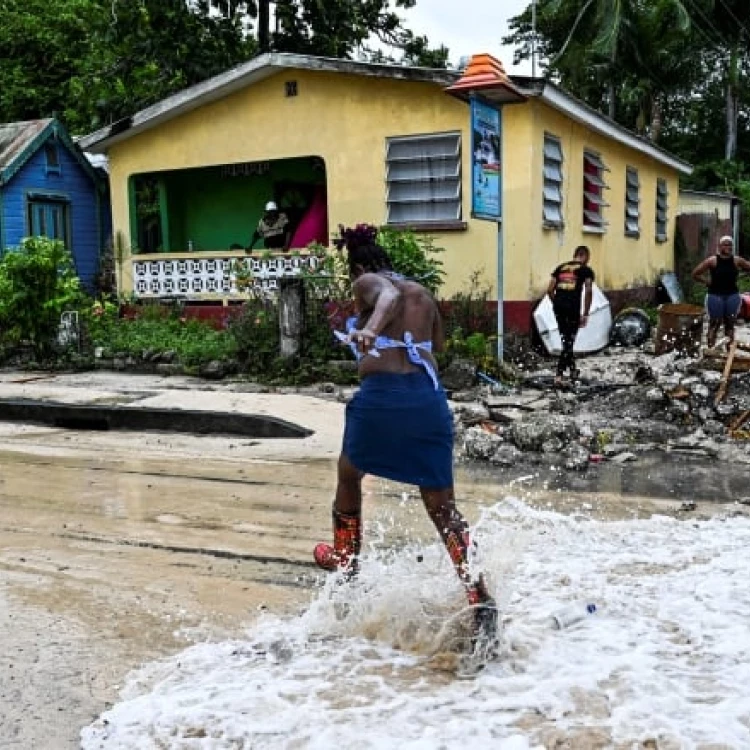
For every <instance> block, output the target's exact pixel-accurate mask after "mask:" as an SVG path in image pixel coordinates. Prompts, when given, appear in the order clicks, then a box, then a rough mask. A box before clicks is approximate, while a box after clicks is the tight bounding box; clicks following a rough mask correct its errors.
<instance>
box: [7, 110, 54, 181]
mask: <svg viewBox="0 0 750 750" xmlns="http://www.w3.org/2000/svg"><path fill="white" fill-rule="evenodd" d="M51 122H52V120H49V119H47V120H26V121H24V122H6V123H0V170H2V169H5V168H6V167H9V166H11V165H12V164H13V162H14V161H15V160H16V159H17V158H18V157H19V156H20V155H21V154H22V153H23V152H24V149H25V148H26V146H28V145H29V144H30V143H31V142H32V141H33V140H34V138H36V137H37V136H38V135H39V134H40V133H41V132H42V131H43V130H44V129H45V128H46V127H47V126H48V125H49V124H50V123H51Z"/></svg>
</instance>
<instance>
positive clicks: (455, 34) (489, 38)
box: [399, 0, 531, 75]
mask: <svg viewBox="0 0 750 750" xmlns="http://www.w3.org/2000/svg"><path fill="white" fill-rule="evenodd" d="M530 2H531V0H417V4H416V6H415V7H414V8H412V9H410V10H408V11H404V10H400V11H399V12H400V13H401V14H402V15H403V16H405V18H406V19H407V24H406V25H407V26H408V27H409V28H410V29H411V30H412V31H414V32H415V33H416V34H420V35H421V34H423V35H425V36H426V37H427V38H428V39H429V40H430V46H432V47H437V46H438V45H439V44H444V45H445V46H446V47H448V49H449V50H450V60H451V62H452V63H454V64H455V63H458V60H459V58H461V57H464V56H469V55H472V54H476V53H478V52H490V53H492V54H493V55H495V57H498V58H499V59H500V60H501V61H502V63H503V66H504V67H505V70H506V72H508V73H516V74H518V75H523V74H529V73H530V72H531V63H530V62H529V61H524V62H523V63H522V64H521V65H520V66H515V67H514V66H513V48H512V47H503V46H502V45H501V44H500V40H501V39H502V38H503V37H504V36H506V35H507V33H508V19H510V18H512V17H513V16H517V15H519V14H520V13H522V12H523V10H524V9H525V8H526V7H527V6H528V5H529V4H530Z"/></svg>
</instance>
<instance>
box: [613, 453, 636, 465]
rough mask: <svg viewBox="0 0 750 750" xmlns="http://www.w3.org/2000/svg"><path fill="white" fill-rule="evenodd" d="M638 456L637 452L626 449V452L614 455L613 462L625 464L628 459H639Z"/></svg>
mask: <svg viewBox="0 0 750 750" xmlns="http://www.w3.org/2000/svg"><path fill="white" fill-rule="evenodd" d="M637 460H638V457H637V456H636V455H635V453H631V452H630V451H626V452H625V453H618V454H617V455H615V456H612V463H615V464H624V463H627V462H628V461H637Z"/></svg>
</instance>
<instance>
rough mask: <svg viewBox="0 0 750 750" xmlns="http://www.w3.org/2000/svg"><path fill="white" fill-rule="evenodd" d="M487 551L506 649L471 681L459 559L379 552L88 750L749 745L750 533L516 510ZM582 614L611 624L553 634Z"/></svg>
mask: <svg viewBox="0 0 750 750" xmlns="http://www.w3.org/2000/svg"><path fill="white" fill-rule="evenodd" d="M382 531H383V533H384V534H385V533H386V532H387V531H388V529H385V528H384V529H383V530H382ZM476 536H477V539H478V541H479V548H480V550H481V564H482V566H483V567H484V568H485V569H486V570H487V571H488V572H489V574H490V576H491V583H492V587H493V594H495V595H496V596H497V598H498V601H500V602H501V610H502V616H503V622H504V631H503V639H502V644H501V653H500V658H499V659H498V660H497V661H495V662H493V663H491V664H489V665H488V666H487V668H486V669H484V670H483V671H482V672H481V673H480V674H479V675H477V677H476V678H475V679H474V680H472V681H471V682H466V681H460V680H457V679H456V668H457V660H458V653H459V651H460V648H461V644H462V642H463V641H462V639H464V638H465V637H466V617H465V616H464V614H461V613H462V609H463V608H464V600H463V594H462V592H461V589H460V587H459V586H458V584H457V583H456V582H455V580H454V577H453V575H452V570H451V568H450V564H449V563H448V561H447V559H446V555H445V553H444V551H443V550H442V548H441V547H440V546H439V545H438V544H437V543H436V544H434V545H432V546H428V547H424V546H422V547H418V546H417V545H416V543H414V542H412V541H409V540H406V548H405V549H404V550H402V549H401V548H399V550H388V549H383V548H382V547H376V549H375V550H373V549H372V548H368V552H367V554H366V556H365V559H364V561H363V565H362V573H361V576H360V579H359V581H357V583H356V584H354V585H353V586H342V585H339V584H338V583H337V582H336V581H335V579H334V578H329V579H328V580H327V581H326V583H325V585H324V587H323V588H322V590H321V591H320V592H319V593H318V594H317V595H316V596H315V598H314V599H313V601H312V603H311V604H310V606H309V607H308V608H307V609H305V611H304V612H302V614H301V615H300V616H299V617H296V618H288V619H278V618H273V617H266V618H264V619H263V620H262V621H260V622H259V623H257V624H256V625H255V626H253V628H252V630H251V631H250V632H248V634H247V637H246V638H243V639H238V640H235V641H231V642H222V643H203V644H198V645H195V646H193V647H191V648H189V649H187V650H186V651H184V652H182V653H180V654H178V655H176V656H174V657H171V658H169V659H165V660H163V661H160V662H158V663H155V664H150V665H147V666H146V667H144V668H143V669H142V670H140V671H138V672H136V673H134V674H133V675H131V677H130V678H129V680H128V685H127V687H126V689H125V690H124V692H123V694H122V699H121V702H120V703H118V704H117V705H116V706H115V707H114V708H112V709H111V710H110V711H107V712H106V713H105V714H103V715H102V716H101V717H100V718H99V719H98V720H97V721H96V722H94V724H92V725H91V726H90V727H87V728H86V729H84V730H83V732H82V746H83V748H84V750H93V748H105V749H106V750H110V749H119V748H123V749H124V748H128V750H131V749H132V748H135V747H137V748H143V749H144V750H148V749H149V748H175V749H180V750H182V749H183V748H184V749H188V748H201V749H202V750H203V749H207V748H211V749H212V750H219V749H220V750H224V749H225V748H226V749H229V748H251V747H252V748H269V749H271V750H275V749H276V748H279V749H281V748H284V749H285V750H286V749H287V748H313V749H315V748H329V747H331V746H333V745H335V746H338V747H357V748H363V749H366V748H367V749H369V748H378V749H379V748H392V747H399V748H409V749H415V750H416V749H420V750H421V748H425V749H426V748H430V750H432V749H433V748H443V747H446V748H447V747H449V746H452V745H454V744H455V743H461V744H462V745H465V744H468V743H469V742H471V743H473V744H474V743H480V745H481V746H487V747H493V748H501V749H502V750H529V749H530V748H541V747H550V746H565V745H564V744H562V743H566V742H567V743H568V745H567V746H570V747H576V748H585V747H631V746H634V745H635V746H638V745H639V744H640V743H644V742H647V741H648V740H651V741H652V744H653V743H656V744H657V745H658V747H679V748H685V749H686V750H689V749H690V748H699V747H700V746H701V745H703V744H710V743H713V745H714V746H718V745H721V746H722V747H727V748H744V747H748V746H750V703H749V702H748V701H747V688H746V686H747V685H748V684H750V630H749V629H748V627H747V623H748V621H750V587H748V586H747V581H748V579H749V578H750V557H748V555H747V554H746V550H747V549H748V545H750V520H748V519H747V518H739V517H737V518H714V519H712V520H708V521H681V520H676V519H672V518H666V517H658V516H657V517H652V518H650V519H648V520H628V521H614V522H601V521H595V520H592V519H590V518H588V517H586V516H584V515H577V516H563V515H560V514H557V513H554V512H551V511H539V510H532V509H530V508H528V507H527V506H525V505H524V504H522V503H520V502H517V501H512V500H509V501H505V502H503V503H500V504H499V505H497V506H495V507H493V508H490V509H488V510H487V511H485V513H484V515H483V517H482V519H481V521H480V522H479V523H478V524H477V528H476ZM420 558H421V561H419V560H420ZM582 599H585V600H587V601H593V602H596V604H597V606H598V612H597V614H596V615H593V616H592V617H590V618H588V619H586V620H585V621H583V622H581V623H578V624H576V625H574V626H572V627H571V628H569V629H567V630H564V631H555V630H553V629H552V628H551V627H550V624H549V617H550V615H551V613H552V612H554V611H555V610H556V609H557V608H559V607H560V606H562V605H565V604H566V603H568V602H571V601H576V600H582Z"/></svg>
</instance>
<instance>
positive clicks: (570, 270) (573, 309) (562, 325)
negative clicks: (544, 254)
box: [547, 245, 594, 385]
mask: <svg viewBox="0 0 750 750" xmlns="http://www.w3.org/2000/svg"><path fill="white" fill-rule="evenodd" d="M589 256H590V252H589V249H588V248H587V247H586V245H579V246H578V247H577V248H576V250H575V253H573V260H571V261H568V262H567V263H561V264H560V265H559V266H558V267H557V268H556V269H555V270H554V271H553V272H552V278H551V279H550V282H549V287H548V288H547V294H548V295H549V296H550V299H551V300H552V307H553V309H554V311H555V318H557V327H558V329H559V330H560V338H561V339H562V352H561V353H560V358H559V360H558V361H557V377H556V378H555V385H562V382H563V375H564V374H565V370H566V368H570V377H571V379H572V380H575V379H576V378H577V377H578V370H577V369H576V364H575V357H574V356H573V345H574V344H575V341H576V335H577V333H578V329H579V328H581V327H583V326H585V325H586V323H587V321H588V317H589V310H590V309H591V297H592V292H591V285H592V284H593V282H594V272H593V271H592V270H591V269H590V268H589V266H588V262H589ZM584 290H585V293H584ZM581 294H583V295H584V296H583V314H581Z"/></svg>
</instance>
